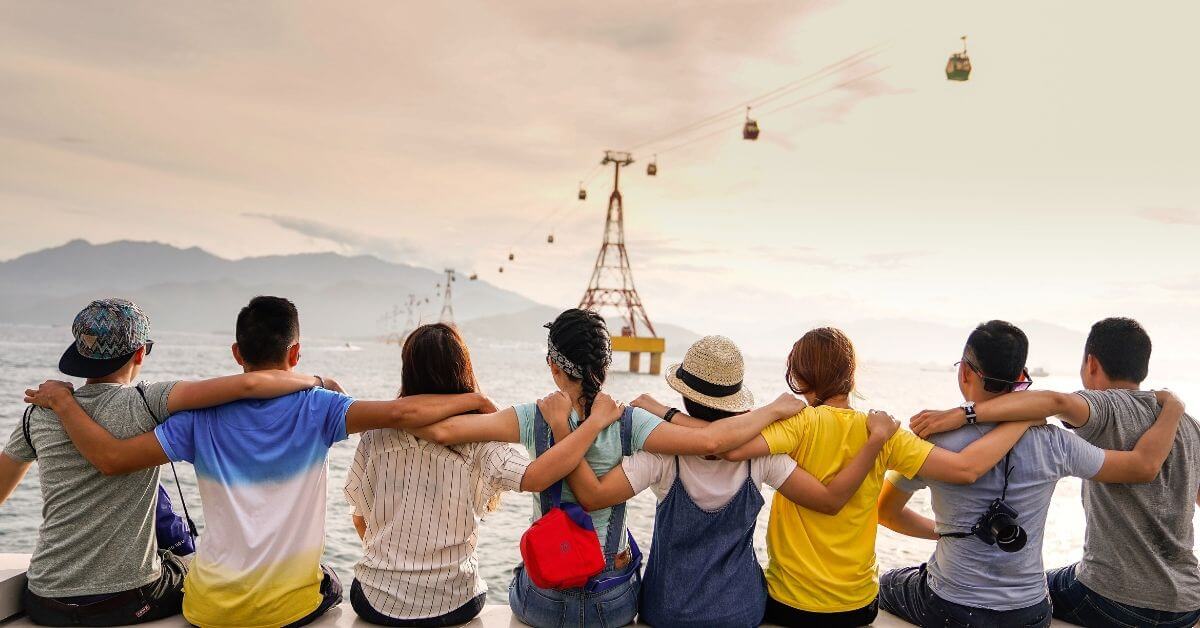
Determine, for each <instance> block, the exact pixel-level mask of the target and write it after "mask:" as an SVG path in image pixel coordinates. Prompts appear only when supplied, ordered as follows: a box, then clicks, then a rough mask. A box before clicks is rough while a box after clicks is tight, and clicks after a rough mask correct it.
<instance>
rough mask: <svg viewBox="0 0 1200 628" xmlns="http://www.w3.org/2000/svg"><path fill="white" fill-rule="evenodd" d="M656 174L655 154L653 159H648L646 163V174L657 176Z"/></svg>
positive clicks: (656, 158)
mask: <svg viewBox="0 0 1200 628" xmlns="http://www.w3.org/2000/svg"><path fill="white" fill-rule="evenodd" d="M657 175H658V155H655V156H654V159H652V160H650V163H649V164H646V176H650V177H653V176H657Z"/></svg>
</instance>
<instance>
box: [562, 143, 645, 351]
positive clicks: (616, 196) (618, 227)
mask: <svg viewBox="0 0 1200 628" xmlns="http://www.w3.org/2000/svg"><path fill="white" fill-rule="evenodd" d="M600 163H601V165H608V164H612V165H613V190H612V194H611V195H609V197H608V215H607V217H606V219H605V223H604V242H603V243H602V244H601V245H600V252H599V253H598V254H597V255H596V266H595V268H594V269H593V270H592V280H591V281H590V282H588V287H587V291H585V292H584V293H583V298H582V299H580V300H579V307H580V308H583V309H587V310H593V311H596V312H600V311H602V310H603V309H605V308H609V307H611V308H614V309H616V310H617V311H618V312H619V314H620V316H621V323H622V325H623V329H622V330H621V335H622V336H638V335H639V333H638V332H639V330H638V327H639V326H641V327H643V328H645V331H647V332H649V335H650V336H652V337H657V334H656V333H655V332H654V324H653V323H651V322H650V317H648V316H646V309H645V308H644V307H642V298H641V297H640V296H638V292H637V288H636V287H634V285H633V269H631V268H630V266H629V253H628V252H627V251H626V250H625V206H624V204H623V203H622V199H621V168H622V167H624V166H628V165H629V164H632V163H633V156H632V155H630V154H629V153H625V152H617V151H611V150H606V151H604V160H603V161H601V162H600Z"/></svg>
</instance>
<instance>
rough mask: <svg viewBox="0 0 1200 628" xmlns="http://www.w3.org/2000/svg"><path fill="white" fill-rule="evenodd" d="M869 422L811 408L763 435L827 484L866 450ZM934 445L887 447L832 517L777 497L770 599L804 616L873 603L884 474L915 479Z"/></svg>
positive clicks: (851, 413)
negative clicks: (879, 508) (860, 452)
mask: <svg viewBox="0 0 1200 628" xmlns="http://www.w3.org/2000/svg"><path fill="white" fill-rule="evenodd" d="M866 421H867V415H866V414H864V413H862V412H859V411H856V410H853V409H848V408H838V407H832V406H828V405H822V406H817V407H810V408H806V409H805V410H804V412H802V413H801V414H799V415H797V416H795V417H792V418H790V419H786V420H784V421H780V422H778V423H775V424H773V425H771V426H770V427H768V428H767V429H766V430H764V431H763V433H762V436H763V438H764V439H766V441H767V444H768V445H769V447H770V451H771V453H773V454H778V453H786V454H788V455H790V456H791V457H792V459H794V460H795V461H796V463H797V464H798V465H799V466H800V468H802V469H804V470H805V471H808V472H809V473H811V474H812V475H813V476H815V477H816V478H817V479H818V480H820V481H821V482H828V481H829V480H830V478H832V477H833V476H834V475H836V474H837V472H838V471H839V470H840V469H841V468H842V467H844V466H845V465H846V463H848V462H849V461H850V460H851V459H852V458H853V457H854V456H855V454H856V453H858V451H859V450H860V449H861V448H862V447H863V446H864V445H865V444H866V443H867V438H868V431H867V425H866ZM932 448H933V445H932V444H930V443H926V442H923V441H921V440H920V439H918V438H917V437H916V435H914V434H913V433H912V432H909V431H907V430H901V431H900V432H898V433H897V434H896V435H895V436H894V437H892V439H891V440H889V441H888V442H887V444H886V445H885V446H884V448H883V452H882V453H881V454H880V455H879V456H878V457H877V458H876V460H875V466H874V468H873V469H872V471H871V473H869V474H868V475H867V477H866V479H865V480H864V481H863V483H862V486H861V487H860V488H859V489H858V491H857V492H856V493H855V494H854V497H853V498H851V499H850V501H849V502H848V503H847V504H846V506H845V507H844V508H843V509H842V510H841V512H840V513H838V514H837V515H834V516H829V515H824V514H820V513H818V512H815V511H812V510H808V509H805V508H801V507H799V506H797V505H796V504H794V503H792V502H791V501H789V500H787V499H786V498H784V497H783V496H781V495H779V494H776V495H775V497H774V499H773V501H772V502H771V520H770V525H769V526H768V528H767V550H768V554H769V557H770V562H769V564H768V566H767V585H768V588H769V591H770V594H771V598H772V599H774V600H778V601H780V602H783V603H784V604H787V605H789V606H791V607H793V608H797V609H801V610H804V611H811V612H821V613H840V612H844V611H850V610H854V609H859V608H862V607H864V606H867V605H869V604H871V603H872V602H873V601H874V600H875V596H876V594H877V593H878V588H879V587H878V584H877V582H876V564H875V532H876V530H875V528H876V526H877V525H878V513H877V512H876V500H877V499H878V498H879V492H880V491H881V490H882V487H883V478H884V474H885V473H886V472H887V471H888V470H896V471H898V472H900V473H901V474H903V475H904V476H905V477H911V476H913V475H915V474H916V473H917V472H918V471H919V470H920V469H921V466H922V465H923V464H924V462H925V458H926V457H927V456H928V454H929V452H930V450H932Z"/></svg>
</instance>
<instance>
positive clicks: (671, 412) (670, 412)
mask: <svg viewBox="0 0 1200 628" xmlns="http://www.w3.org/2000/svg"><path fill="white" fill-rule="evenodd" d="M676 414H679V408H667V413H666V414H664V415H663V420H664V421H666V422H667V423H670V422H671V419H672V418H674V417H675V415H676Z"/></svg>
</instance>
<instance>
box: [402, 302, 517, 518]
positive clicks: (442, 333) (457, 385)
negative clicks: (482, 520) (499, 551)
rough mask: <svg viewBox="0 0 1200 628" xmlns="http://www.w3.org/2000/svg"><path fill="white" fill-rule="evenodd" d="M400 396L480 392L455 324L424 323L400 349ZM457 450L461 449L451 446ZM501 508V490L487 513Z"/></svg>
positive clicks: (490, 501) (487, 508)
mask: <svg viewBox="0 0 1200 628" xmlns="http://www.w3.org/2000/svg"><path fill="white" fill-rule="evenodd" d="M400 356H401V359H402V360H403V361H404V364H403V365H402V366H401V368H400V393H399V395H400V396H401V397H408V396H411V395H458V394H462V393H469V392H478V390H479V382H478V381H477V380H476V379H475V369H474V368H473V367H472V366H471V352H470V351H469V350H467V343H466V341H465V340H463V337H462V335H461V334H459V333H458V330H457V329H455V328H454V327H452V326H450V325H447V324H445V323H431V324H429V325H422V326H420V327H418V328H416V329H414V330H413V331H412V333H410V334H409V335H408V338H406V339H405V340H404V348H403V349H401V350H400ZM448 449H451V450H453V451H455V452H458V453H461V452H459V448H458V447H455V446H451V447H448ZM498 508H500V493H495V494H494V495H492V498H491V499H490V500H489V501H488V503H487V504H486V505H485V506H484V511H485V512H495V511H496V510H497V509H498Z"/></svg>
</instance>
